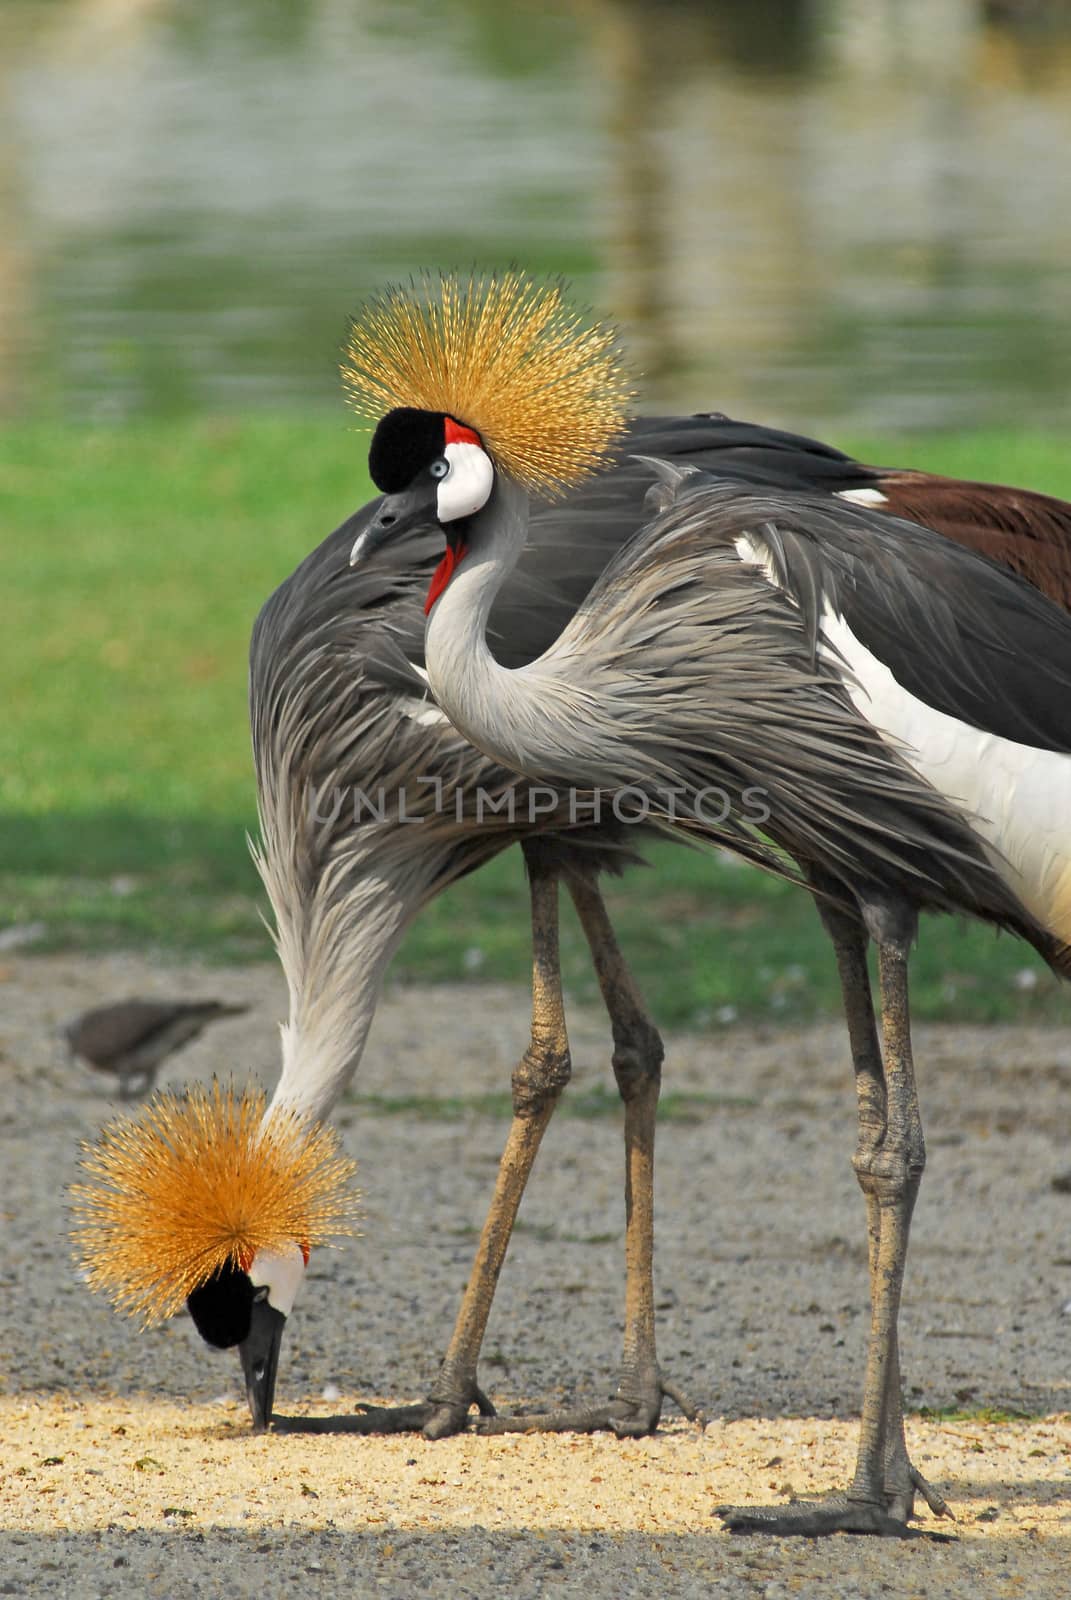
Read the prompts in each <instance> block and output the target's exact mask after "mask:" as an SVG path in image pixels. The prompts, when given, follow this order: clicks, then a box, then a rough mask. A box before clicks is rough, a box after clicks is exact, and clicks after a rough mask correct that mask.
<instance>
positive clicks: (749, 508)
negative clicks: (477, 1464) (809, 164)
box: [347, 273, 1071, 1536]
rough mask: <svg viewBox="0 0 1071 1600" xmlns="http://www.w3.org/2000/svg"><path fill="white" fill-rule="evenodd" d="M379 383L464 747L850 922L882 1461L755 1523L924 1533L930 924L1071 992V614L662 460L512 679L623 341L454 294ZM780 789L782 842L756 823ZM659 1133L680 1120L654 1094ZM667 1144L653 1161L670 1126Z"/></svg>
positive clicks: (831, 516) (388, 320)
mask: <svg viewBox="0 0 1071 1600" xmlns="http://www.w3.org/2000/svg"><path fill="white" fill-rule="evenodd" d="M347 378H348V382H349V385H350V389H351V392H352V395H353V397H354V399H355V400H356V402H357V403H358V405H359V407H360V408H361V409H362V410H363V411H364V413H365V414H366V415H369V416H372V415H378V416H379V417H380V421H379V423H378V426H377V428H376V432H375V434H374V437H373V440H372V446H371V452H370V466H371V470H372V475H373V478H374V479H375V481H376V483H377V485H378V486H379V487H380V488H381V489H383V490H384V491H385V496H386V497H385V499H384V500H383V502H382V503H381V505H380V507H379V509H378V511H377V513H376V515H375V517H374V518H373V519H372V520H371V521H370V522H369V523H368V525H367V526H366V527H365V528H364V530H363V531H362V532H361V533H360V534H359V535H358V537H357V539H356V540H355V543H354V548H353V552H352V556H351V560H352V561H353V562H354V563H357V564H360V563H362V562H364V561H365V560H367V559H368V558H369V557H372V556H374V554H375V552H377V551H379V550H381V549H383V548H384V547H389V544H390V542H391V541H392V540H393V539H394V538H396V537H397V536H398V535H399V533H400V532H402V531H403V530H404V529H405V528H406V527H407V526H410V525H412V524H414V523H418V524H419V525H420V526H426V525H427V522H428V520H429V519H430V518H434V519H435V520H437V521H438V522H439V524H440V526H441V527H442V529H443V531H444V534H445V540H446V552H445V554H444V556H443V559H442V561H441V563H440V566H439V568H438V569H437V571H436V574H435V576H434V579H433V581H432V584H431V587H430V589H429V594H428V601H427V609H428V613H429V616H428V623H427V631H426V638H425V663H426V668H427V673H428V679H429V682H430V685H431V688H432V690H433V692H434V694H435V696H436V699H437V702H438V704H439V706H440V707H441V708H442V709H443V710H445V711H446V712H447V713H448V714H449V716H450V718H451V720H452V721H453V723H454V725H455V727H456V728H457V729H458V730H459V732H460V733H462V734H463V735H464V736H465V737H466V738H467V739H468V740H470V741H471V742H472V743H473V744H474V745H476V746H477V747H479V748H480V749H482V750H483V751H484V752H485V753H486V754H487V755H488V757H489V758H490V759H492V760H495V761H497V762H499V763H500V764H501V766H502V767H504V768H506V769H508V770H512V771H519V772H523V773H524V774H525V775H527V776H528V777H529V778H531V779H532V780H534V781H539V782H543V783H548V784H552V785H555V786H557V787H558V788H559V790H560V792H561V793H563V794H564V793H566V792H568V791H569V790H570V789H579V790H583V791H585V792H590V791H593V790H594V791H601V792H603V793H608V792H612V793H618V792H620V791H622V790H625V789H628V790H630V791H633V792H639V793H640V794H641V796H642V797H643V799H644V802H645V806H644V811H643V814H645V815H648V816H650V817H653V818H656V819H660V820H661V822H662V823H663V825H664V826H665V827H667V828H671V829H676V830H679V831H680V832H682V833H684V834H685V835H687V836H688V837H695V836H696V835H705V836H706V837H708V838H712V839H715V840H717V841H718V842H719V843H721V844H723V845H728V846H729V847H730V848H733V849H736V850H739V851H740V852H742V853H743V854H745V855H747V856H748V857H750V858H751V859H760V860H765V862H766V864H767V865H768V866H770V867H771V869H773V870H779V871H782V872H789V873H790V874H792V875H795V876H797V877H798V878H799V880H800V881H801V882H805V883H807V884H808V885H809V886H810V887H811V888H812V890H813V891H814V892H815V893H816V895H817V897H818V903H819V907H820V910H821V912H822V917H823V920H824V922H825V925H826V927H827V930H828V931H829V934H830V936H831V939H832V943H833V946H834V950H835V953H836V958H837V962H838V968H839V972H840V976H841V981H842V986H843V991H844V1000H845V1008H846V1013H847V1020H848V1026H849V1035H850V1040H851V1047H852V1053H853V1060H854V1066H855V1072H856V1086H857V1096H858V1123H859V1137H858V1144H857V1148H856V1152H855V1156H854V1158H853V1166H854V1168H855V1172H856V1175H857V1177H858V1180H859V1183H860V1185H861V1187H862V1190H863V1193H864V1196H865V1200H866V1207H867V1219H868V1231H869V1239H870V1291H871V1313H872V1318H871V1335H870V1343H869V1351H868V1358H867V1367H866V1380H865V1386H864V1396H863V1410H862V1424H861V1435H860V1446H859V1455H858V1461H857V1467H856V1472H855V1476H854V1479H853V1481H852V1484H851V1486H850V1488H849V1490H848V1492H847V1493H846V1494H844V1495H839V1496H833V1497H831V1498H830V1499H829V1500H828V1502H825V1503H823V1504H821V1505H817V1506H804V1507H800V1506H789V1507H781V1508H751V1509H749V1508H725V1509H724V1512H723V1514H724V1516H725V1518H726V1520H727V1522H728V1525H729V1526H730V1527H731V1528H733V1529H734V1530H737V1531H757V1530H764V1531H769V1532H776V1533H803V1534H810V1535H813V1534H816V1533H824V1532H831V1531H835V1530H846V1531H856V1532H874V1533H883V1534H897V1535H901V1536H902V1535H904V1534H905V1533H906V1532H907V1529H908V1520H909V1518H910V1517H911V1516H912V1515H913V1511H914V1502H915V1495H916V1493H921V1494H922V1495H923V1497H924V1498H925V1499H926V1501H927V1503H928V1504H929V1505H930V1507H931V1509H932V1510H933V1511H935V1512H936V1513H938V1514H941V1513H944V1512H946V1511H947V1507H946V1506H945V1503H944V1501H943V1500H942V1498H941V1496H940V1495H939V1494H938V1493H937V1492H936V1491H935V1490H934V1489H932V1488H931V1487H930V1485H928V1484H927V1483H926V1482H925V1480H924V1479H923V1478H922V1476H921V1475H920V1474H919V1472H918V1471H917V1470H916V1468H915V1467H914V1466H913V1464H912V1463H911V1461H910V1459H909V1457H908V1453H907V1449H906V1445H905V1442H904V1434H903V1419H902V1411H901V1397H900V1374H899V1356H898V1342H897V1315H898V1309H899V1301H900V1293H901V1285H902V1281H903V1273H904V1266H905V1261H906V1255H907V1242H908V1230H909V1226H910V1220H911V1215H912V1211H913V1208H914V1204H915V1199H916V1196H917V1193H918V1188H919V1183H920V1180H921V1176H922V1171H923V1166H924V1161H925V1146H924V1142H923V1136H922V1124H921V1118H920V1114H919V1106H918V1099H917V1095H916V1090H915V1080H914V1068H913V1064H912V1055H911V1041H910V1028H909V1006H908V988H907V968H908V953H909V949H910V945H911V943H912V942H913V939H914V936H915V931H916V926H917V918H918V914H919V912H920V911H923V910H930V911H948V912H953V913H957V912H958V913H966V914H968V915H971V916H974V917H977V918H980V919H982V920H984V921H987V922H990V923H992V924H995V925H996V926H998V927H1002V928H1005V929H1009V930H1011V931H1012V932H1014V933H1015V934H1017V935H1018V936H1019V937H1021V938H1023V939H1025V940H1027V941H1028V942H1029V943H1030V944H1032V945H1033V946H1034V948H1035V949H1036V950H1038V951H1039V952H1040V954H1041V955H1042V956H1043V957H1044V959H1045V960H1046V961H1047V962H1048V963H1049V964H1050V966H1051V967H1052V968H1053V970H1054V971H1056V972H1058V973H1060V974H1061V975H1063V976H1071V825H1069V823H1068V818H1069V817H1071V620H1069V619H1068V617H1067V616H1066V614H1065V613H1064V612H1063V611H1061V610H1060V609H1059V608H1058V607H1057V606H1055V605H1053V604H1052V603H1051V602H1049V601H1048V600H1046V599H1045V598H1044V597H1042V596H1041V595H1040V594H1039V593H1038V592H1037V591H1036V590H1035V589H1034V588H1032V587H1031V586H1030V585H1029V584H1027V583H1026V582H1024V581H1022V580H1020V579H1018V578H1016V577H1014V576H1012V575H1011V574H1009V573H1007V572H1006V571H1003V570H1002V569H1000V568H999V567H997V566H996V565H994V564H993V563H992V562H991V561H989V560H987V559H985V558H983V557H980V556H978V555H976V554H974V553H973V552H970V551H967V550H964V549H961V548H958V547H957V546H956V545H954V544H953V543H951V542H950V541H949V540H947V539H942V538H940V537H938V536H937V535H936V534H934V533H932V532H930V531H929V530H928V529H923V528H919V527H917V526H915V525H913V524H911V523H908V522H906V521H903V520H902V519H898V518H894V517H890V516H887V515H883V514H881V513H880V512H877V511H875V510H871V509H869V508H868V507H866V506H861V505H859V504H851V503H846V502H845V501H843V500H841V501H839V502H838V501H836V500H833V499H829V498H825V499H823V498H819V497H818V496H816V495H814V494H813V493H812V494H802V495H801V494H796V495H792V494H787V493H784V492H780V491H776V490H766V491H756V490H754V489H752V488H749V487H742V486H740V485H739V484H738V483H731V482H724V481H720V480H719V479H717V478H715V477H713V476H712V475H710V474H709V473H705V472H700V471H695V470H691V469H687V468H686V469H684V470H681V469H680V468H679V467H677V466H673V465H666V464H659V463H657V462H652V463H650V465H651V468H652V470H653V471H654V472H655V473H656V475H657V477H658V479H659V482H660V488H659V490H657V491H656V494H655V500H656V501H657V502H658V504H657V505H655V506H652V511H651V515H650V517H649V519H648V521H647V522H646V524H645V526H644V527H643V528H642V529H641V530H640V531H639V532H638V533H637V534H636V535H635V536H634V537H633V538H632V540H631V541H630V542H629V543H628V544H626V545H625V546H624V547H623V548H622V549H621V551H620V552H619V553H618V554H617V555H616V556H615V557H614V559H613V560H612V561H611V562H610V564H609V566H608V567H607V569H606V570H605V571H604V572H603V574H602V576H601V577H600V578H599V580H598V582H597V583H596V585H595V587H594V588H593V589H592V591H591V592H590V593H589V594H588V595H587V597H586V599H585V600H584V602H583V603H582V605H581V606H580V608H579V609H578V611H577V612H576V614H575V616H574V617H573V618H572V619H571V621H570V622H569V623H568V624H567V625H566V626H565V628H564V629H563V630H562V632H561V633H560V635H559V636H558V638H557V639H556V640H555V641H554V642H553V644H551V645H550V646H549V647H548V648H547V649H546V650H544V652H543V653H542V654H541V655H539V656H537V657H535V658H534V659H532V660H529V661H528V662H526V663H525V665H523V666H521V667H511V666H509V665H508V664H505V663H503V662H501V661H499V660H496V658H495V655H494V654H493V653H492V650H491V648H490V646H489V644H488V638H487V635H488V626H489V621H490V616H491V611H492V607H493V605H494V603H495V600H496V598H497V596H498V595H499V592H500V591H501V589H502V586H503V583H504V582H505V581H506V579H507V577H508V575H509V573H510V572H511V571H512V570H513V568H514V566H515V564H516V562H517V560H518V558H519V557H520V554H521V552H522V550H523V548H524V546H525V542H526V540H527V538H528V533H529V523H530V513H529V496H530V493H532V492H536V493H539V494H546V493H547V492H553V490H554V489H555V488H559V489H561V488H564V487H565V486H568V485H571V484H575V483H576V482H577V481H578V480H580V479H582V478H583V477H584V476H585V475H586V474H587V473H588V472H590V471H592V470H594V469H595V468H596V467H597V465H598V464H599V462H600V461H601V460H602V459H603V457H604V454H605V451H606V450H607V448H608V447H609V445H610V442H611V440H612V439H613V438H614V436H615V434H616V433H617V432H618V431H619V429H620V426H621V418H622V406H623V399H624V394H625V385H624V380H623V378H622V375H621V370H620V367H619V365H618V363H617V357H616V353H615V350H614V346H613V340H612V336H611V335H609V334H608V333H606V332H605V331H603V330H600V329H598V328H595V329H591V328H588V327H585V326H584V325H583V324H582V323H581V322H580V321H579V320H578V319H577V318H576V317H575V316H574V315H573V314H572V313H570V312H569V311H568V310H567V309H566V308H565V307H564V305H563V303H562V300H561V294H560V290H559V289H557V288H556V287H550V288H543V287H540V286H539V285H537V284H534V283H532V282H531V281H529V280H526V279H525V278H524V277H523V276H521V275H519V274H516V273H509V274H506V275H504V276H503V277H490V278H485V279H471V280H469V281H468V282H464V281H460V282H459V281H458V280H455V279H450V278H444V279H442V280H441V281H440V282H439V283H438V284H432V283H428V282H425V283H424V284H423V285H420V286H417V287H415V288H413V289H411V290H409V291H405V290H393V291H388V293H387V294H386V295H385V296H383V297H382V298H380V299H379V300H377V301H374V302H373V303H372V304H371V305H370V307H369V308H368V309H367V311H366V313H365V314H364V316H363V317H362V318H361V319H360V320H359V321H358V323H357V324H356V325H355V327H354V330H353V334H352V337H351V342H350V346H349V352H348V368H347ZM562 559H563V561H564V563H565V565H566V569H567V567H568V562H569V555H568V552H563V555H562ZM712 792H713V793H715V794H716V795H717V796H719V797H725V798H726V800H727V801H728V804H727V805H725V806H724V807H723V808H722V809H721V810H720V811H719V812H718V814H717V816H716V818H714V819H713V820H712V819H711V815H710V812H709V810H708V808H707V806H706V805H705V804H701V801H702V800H703V797H704V796H707V795H710V794H711V793H712ZM755 793H758V794H761V795H762V796H763V798H764V800H765V803H766V812H767V814H766V816H765V818H764V820H763V821H762V826H761V831H760V829H758V828H757V827H756V825H755V822H754V821H753V820H752V818H751V816H750V815H749V808H748V804H745V797H747V796H750V795H753V794H755ZM669 796H672V803H667V797H669ZM768 841H772V843H773V844H774V845H775V846H777V847H778V853H776V854H775V853H774V852H772V851H771V850H770V848H769V843H768ZM868 938H873V939H874V940H875V942H876V944H877V949H878V967H879V975H880V996H881V1032H882V1042H881V1043H880V1044H879V1038H878V1030H877V1026H876V1022H875V1016H874V1010H873V1004H872V996H871V989H870V981H869V976H868V972H867V966H866V946H867V942H868ZM882 1045H883V1047H884V1049H882ZM649 1109H650V1117H651V1120H652V1122H653V1115H654V1104H653V1098H652V1100H651V1103H650V1108H649ZM644 1137H645V1141H646V1143H647V1146H648V1148H649V1147H650V1141H651V1139H652V1138H653V1129H646V1130H644ZM651 1348H652V1355H653V1345H652V1347H651ZM531 1420H532V1419H524V1418H522V1419H520V1420H519V1421H518V1423H517V1424H516V1425H517V1426H522V1427H523V1426H529V1425H531ZM502 1425H505V1426H510V1425H512V1424H511V1423H509V1422H504V1423H503V1424H502ZM484 1426H487V1427H494V1426H496V1424H495V1423H493V1422H489V1423H486V1424H484Z"/></svg>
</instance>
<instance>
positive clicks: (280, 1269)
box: [249, 1243, 305, 1317]
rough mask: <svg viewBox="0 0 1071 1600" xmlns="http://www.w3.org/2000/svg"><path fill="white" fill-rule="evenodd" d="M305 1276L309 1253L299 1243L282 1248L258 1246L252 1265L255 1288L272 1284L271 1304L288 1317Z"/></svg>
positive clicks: (252, 1280)
mask: <svg viewBox="0 0 1071 1600" xmlns="http://www.w3.org/2000/svg"><path fill="white" fill-rule="evenodd" d="M304 1278H305V1257H304V1256H303V1255H302V1254H301V1249H300V1246H299V1245H298V1244H297V1243H294V1244H291V1245H284V1246H283V1247H282V1248H281V1249H279V1250H258V1251H257V1253H256V1255H255V1256H254V1257H253V1264H252V1266H251V1267H250V1268H249V1280H250V1282H251V1283H252V1285H253V1287H254V1289H262V1288H263V1287H264V1286H265V1284H266V1285H267V1288H268V1304H269V1305H270V1306H273V1307H274V1308H275V1310H276V1311H281V1312H282V1314H283V1316H284V1317H288V1316H289V1315H290V1313H291V1311H292V1310H293V1308H294V1301H295V1300H296V1299H297V1297H298V1290H299V1289H300V1288H301V1285H302V1283H303V1282H304Z"/></svg>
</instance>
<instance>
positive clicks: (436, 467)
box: [428, 456, 450, 478]
mask: <svg viewBox="0 0 1071 1600" xmlns="http://www.w3.org/2000/svg"><path fill="white" fill-rule="evenodd" d="M428 470H429V471H430V472H431V475H432V477H433V478H445V477H446V474H447V473H448V472H449V471H450V463H449V461H447V459H446V457H445V456H438V457H436V459H435V460H434V461H433V462H432V464H431V466H430V468H429V469H428Z"/></svg>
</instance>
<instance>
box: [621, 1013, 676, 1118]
mask: <svg viewBox="0 0 1071 1600" xmlns="http://www.w3.org/2000/svg"><path fill="white" fill-rule="evenodd" d="M664 1056H665V1048H664V1046H663V1044H662V1036H661V1034H660V1033H659V1032H658V1029H657V1028H656V1027H654V1025H653V1024H651V1023H644V1024H642V1025H641V1026H640V1027H638V1028H636V1029H635V1030H633V1031H631V1032H630V1033H629V1034H628V1035H627V1036H625V1037H619V1038H618V1039H616V1040H615V1042H614V1054H613V1067H614V1077H615V1079H616V1080H617V1091H618V1093H619V1094H620V1096H621V1098H622V1100H625V1101H628V1100H634V1099H635V1098H636V1096H637V1095H639V1094H642V1092H643V1090H644V1089H646V1088H648V1087H650V1085H651V1084H654V1085H656V1086H657V1085H658V1084H660V1083H661V1081H662V1061H663V1058H664Z"/></svg>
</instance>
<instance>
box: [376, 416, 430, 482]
mask: <svg viewBox="0 0 1071 1600" xmlns="http://www.w3.org/2000/svg"><path fill="white" fill-rule="evenodd" d="M445 429H446V415H445V413H444V412H442V411H418V410H417V409H416V408H415V407H414V406H399V407H398V408H397V410H395V411H388V412H387V415H386V416H385V417H384V418H383V419H382V421H381V422H380V424H379V426H378V427H377V429H376V431H375V433H374V434H373V435H372V444H371V447H370V449H369V451H368V470H369V472H370V473H371V474H372V482H373V483H374V484H375V486H376V488H377V489H381V490H382V491H383V493H384V494H397V493H398V492H399V491H400V490H402V489H407V488H408V487H409V485H410V484H411V483H412V481H413V479H414V478H415V477H416V475H417V473H418V472H422V471H423V470H424V468H425V467H427V466H430V464H431V463H432V462H433V461H434V460H435V458H436V456H441V455H442V453H443V449H444V447H445V444H446V432H445Z"/></svg>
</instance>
